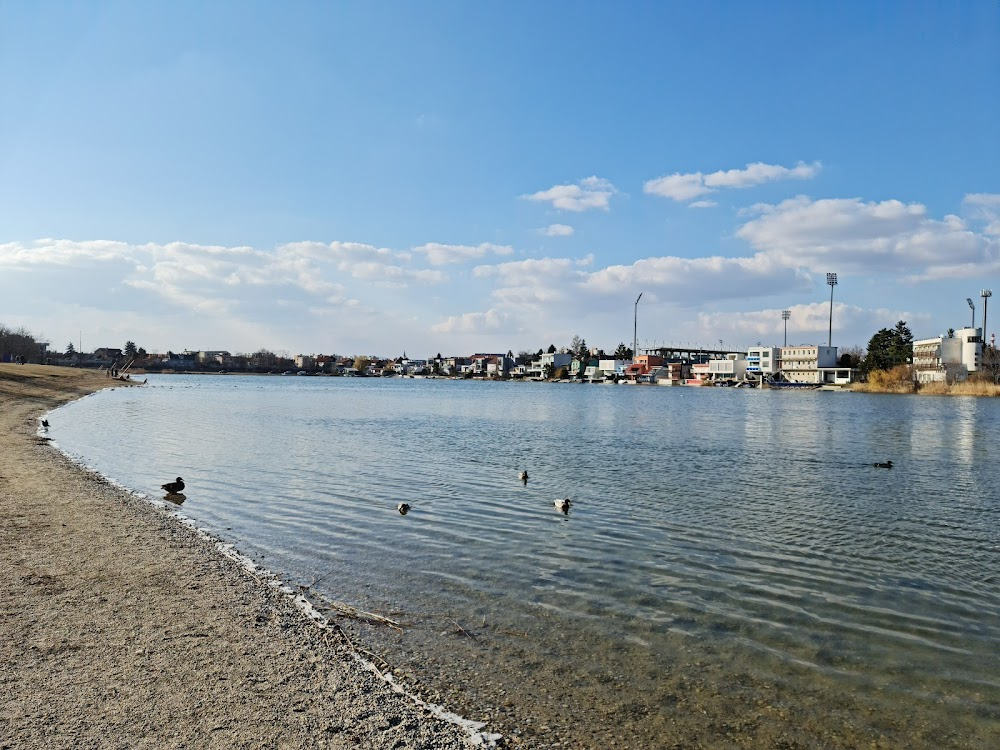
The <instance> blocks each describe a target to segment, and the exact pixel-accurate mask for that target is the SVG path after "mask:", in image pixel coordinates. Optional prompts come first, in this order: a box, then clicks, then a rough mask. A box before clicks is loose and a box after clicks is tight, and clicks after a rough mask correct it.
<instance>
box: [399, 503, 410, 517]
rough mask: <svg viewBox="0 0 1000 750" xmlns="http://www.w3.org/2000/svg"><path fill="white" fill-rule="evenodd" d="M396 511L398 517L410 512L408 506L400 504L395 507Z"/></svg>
mask: <svg viewBox="0 0 1000 750" xmlns="http://www.w3.org/2000/svg"><path fill="white" fill-rule="evenodd" d="M396 510H398V511H399V515H401V516H405V515H406V514H407V513H409V512H410V504H409V503H400V504H399V505H397V506H396Z"/></svg>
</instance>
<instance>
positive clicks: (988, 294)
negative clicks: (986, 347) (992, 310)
mask: <svg viewBox="0 0 1000 750" xmlns="http://www.w3.org/2000/svg"><path fill="white" fill-rule="evenodd" d="M979 296H980V297H982V298H983V343H984V344H985V343H986V300H988V299H989V298H990V297H992V296H993V290H992V289H984V290H983V291H981V292H980V293H979Z"/></svg>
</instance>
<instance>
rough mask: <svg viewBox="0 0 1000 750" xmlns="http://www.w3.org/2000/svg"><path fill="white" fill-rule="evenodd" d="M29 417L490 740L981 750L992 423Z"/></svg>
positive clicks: (740, 401)
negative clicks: (177, 502)
mask: <svg viewBox="0 0 1000 750" xmlns="http://www.w3.org/2000/svg"><path fill="white" fill-rule="evenodd" d="M50 422H51V423H52V427H51V429H50V434H51V435H52V437H53V438H54V439H55V440H56V442H57V443H58V444H59V445H60V447H62V448H63V449H64V450H66V451H68V452H69V453H70V454H72V455H75V456H77V457H79V458H81V459H82V460H83V461H84V462H86V463H87V464H89V465H92V466H94V467H95V468H97V469H98V470H100V471H101V472H102V473H103V474H105V475H107V476H109V477H111V478H113V479H115V480H117V481H119V482H121V483H122V484H125V485H126V486H129V487H131V488H133V489H136V490H138V491H140V492H144V493H147V494H149V495H151V496H154V497H159V496H160V495H162V492H160V491H159V490H158V487H159V485H160V484H162V483H163V482H166V481H168V480H171V479H173V478H174V477H175V476H177V475H178V474H179V475H181V476H183V477H184V480H185V482H186V483H187V489H186V490H185V496H186V500H185V502H184V504H183V506H182V508H181V512H183V513H184V514H185V515H187V516H189V517H191V518H193V519H195V520H196V521H197V523H198V524H199V525H200V526H202V527H205V528H207V529H208V530H210V531H211V532H212V533H214V534H215V535H216V536H218V537H220V538H222V539H224V540H226V541H231V542H234V543H235V544H236V545H237V547H238V548H239V549H240V550H241V551H242V552H244V553H245V554H247V555H249V556H251V557H253V558H254V559H256V560H257V561H259V562H261V563H262V564H264V565H266V566H267V567H269V568H270V569H272V570H274V571H275V572H276V573H278V574H279V575H281V576H282V577H284V578H285V579H286V580H289V581H292V582H296V583H300V584H303V585H311V590H312V591H313V593H314V594H316V595H318V596H326V597H329V598H332V599H336V600H340V601H346V602H350V603H351V604H354V605H357V606H359V607H362V608H364V609H368V610H371V611H378V612H380V613H391V616H393V617H396V618H397V619H399V620H400V621H401V622H402V623H403V624H404V625H405V627H404V632H403V634H402V635H399V634H397V633H396V632H395V631H392V630H389V629H386V628H372V627H368V626H364V625H362V624H360V623H356V622H351V621H348V622H345V626H346V627H348V628H349V629H351V631H352V633H353V634H354V635H355V636H356V637H357V638H358V639H359V640H361V641H362V642H364V643H367V644H369V645H370V646H371V647H372V648H373V649H375V650H377V651H378V652H380V653H382V654H384V655H386V656H387V658H388V660H389V661H390V662H392V663H393V664H394V665H401V667H400V668H401V670H402V671H404V672H412V673H413V674H414V675H415V676H416V678H417V679H419V680H420V682H421V684H422V685H424V687H425V689H427V690H430V691H437V692H438V695H437V697H439V698H440V699H441V700H443V701H444V702H445V704H446V705H448V706H449V707H454V708H456V709H460V710H462V711H464V712H465V713H467V714H468V715H470V716H471V717H472V718H484V719H486V718H488V719H490V720H491V721H492V722H493V725H494V726H496V727H499V728H500V729H501V730H502V731H505V732H506V733H507V734H508V736H509V737H511V738H512V739H513V740H523V741H524V742H525V743H526V744H531V745H533V746H542V745H545V744H549V743H551V744H553V745H554V744H555V743H558V742H561V743H563V746H572V747H608V746H613V743H617V744H616V745H615V746H617V747H628V746H631V747H699V746H704V747H730V746H731V747H857V746H860V745H865V746H871V745H872V744H873V743H874V746H879V743H881V744H882V746H885V747H927V748H932V747H934V748H937V747H962V748H966V747H972V748H979V747H981V748H994V747H996V746H998V744H1000V728H998V727H1000V617H998V615H1000V577H998V576H1000V574H998V572H997V571H998V562H1000V500H998V498H1000V478H998V476H997V473H996V470H995V468H994V467H996V465H997V459H998V458H1000V456H998V445H1000V441H998V439H1000V400H995V399H973V398H930V397H902V396H876V395H868V394H852V393H828V392H806V393H787V392H776V391H756V390H743V389H711V388H701V389H699V388H636V387H623V386H584V385H549V384H534V383H482V382H464V381H463V382H454V381H439V380H420V379H390V380H370V379H353V378H320V377H238V376H159V377H150V378H149V384H148V385H147V386H145V387H144V388H119V389H115V390H113V391H107V392H104V393H100V394H97V395H95V396H92V397H88V398H86V399H83V400H81V401H78V402H75V403H73V404H70V405H68V406H66V407H63V408H61V409H59V410H58V411H57V412H56V413H55V414H54V415H53V416H52V418H51V419H50ZM887 459H892V461H893V462H894V464H895V467H894V468H893V469H892V470H884V469H876V468H874V467H873V466H872V463H873V462H874V461H884V460H887ZM522 469H527V470H528V471H529V473H530V480H529V483H528V485H527V486H523V485H522V484H521V482H520V481H519V480H518V477H517V474H518V472H519V471H520V470H522ZM560 497H569V498H571V499H572V501H573V505H572V507H571V509H570V511H569V513H568V514H566V515H564V514H562V513H560V512H558V511H557V510H556V509H555V508H554V506H553V500H554V499H555V498H560ZM401 501H405V502H407V503H409V504H410V505H411V507H412V510H411V511H410V513H409V514H407V515H406V516H401V515H400V514H399V513H398V512H397V510H396V505H397V504H398V503H399V502H401Z"/></svg>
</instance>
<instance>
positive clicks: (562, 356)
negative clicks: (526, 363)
mask: <svg viewBox="0 0 1000 750" xmlns="http://www.w3.org/2000/svg"><path fill="white" fill-rule="evenodd" d="M572 360H573V355H572V354H567V353H566V352H552V353H551V354H549V353H548V352H545V353H543V354H542V356H541V357H539V358H538V359H536V360H535V361H534V362H532V363H531V367H530V368H529V369H528V374H529V375H530V376H531V377H536V378H544V377H545V371H546V367H550V368H551V370H550V375H551V374H554V373H555V372H556V370H558V369H560V368H562V367H569V363H570V362H571V361H572Z"/></svg>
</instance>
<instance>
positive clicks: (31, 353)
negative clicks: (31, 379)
mask: <svg viewBox="0 0 1000 750" xmlns="http://www.w3.org/2000/svg"><path fill="white" fill-rule="evenodd" d="M46 344H47V342H44V341H42V340H40V339H39V338H37V337H36V336H35V335H34V334H32V333H31V332H30V331H29V330H28V329H27V328H24V327H21V328H17V329H13V328H8V327H7V326H5V325H4V324H3V323H0V362H13V361H14V360H15V359H16V358H17V357H24V359H25V360H26V361H28V362H40V361H41V358H42V351H43V350H44V348H45V346H46Z"/></svg>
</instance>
